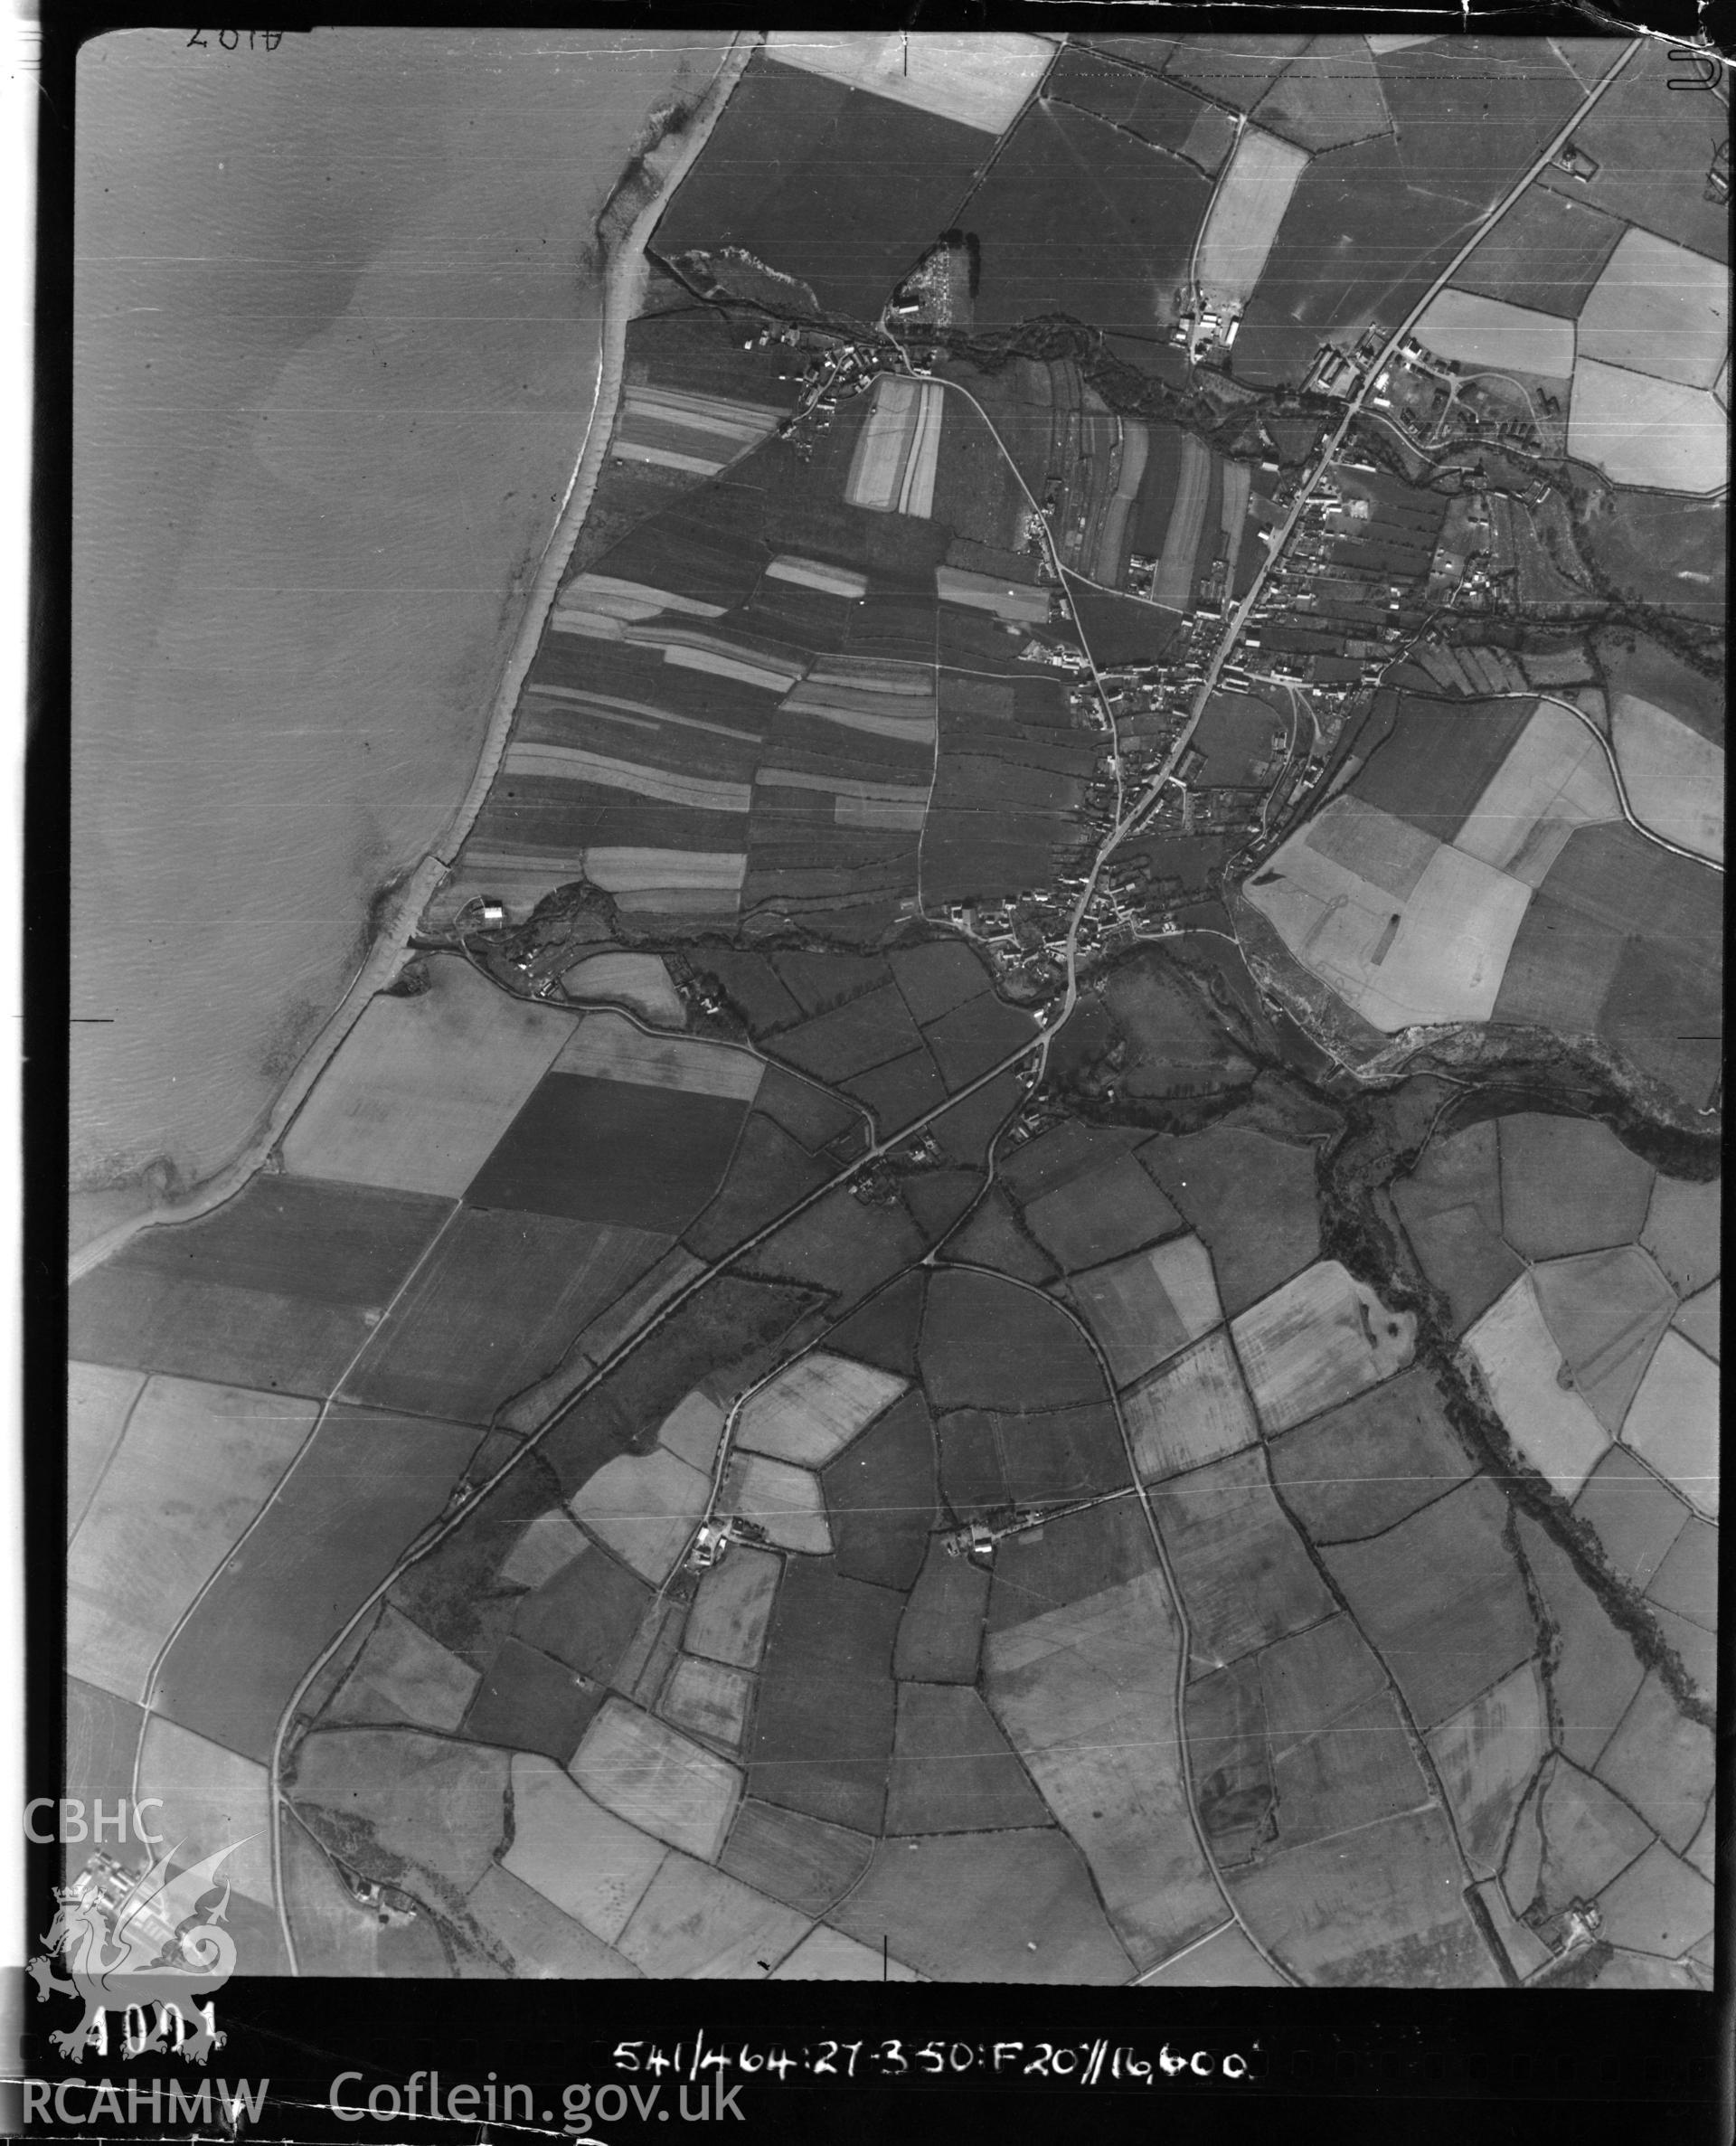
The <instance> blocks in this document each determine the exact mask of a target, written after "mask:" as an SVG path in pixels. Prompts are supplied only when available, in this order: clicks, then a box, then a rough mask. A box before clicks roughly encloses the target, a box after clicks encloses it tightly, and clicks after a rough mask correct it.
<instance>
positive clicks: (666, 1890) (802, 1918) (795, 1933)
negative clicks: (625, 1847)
mask: <svg viewBox="0 0 1736 2146" xmlns="http://www.w3.org/2000/svg"><path fill="white" fill-rule="evenodd" d="M812 1927H813V1925H812V1924H811V1923H810V1922H809V1921H808V1918H807V1916H806V1915H805V1914H798V1913H797V1910H796V1909H795V1908H793V1907H786V1906H785V1905H783V1904H782V1902H781V1901H777V1900H768V1899H767V1897H766V1895H764V1894H763V1893H757V1892H755V1891H754V1889H753V1887H752V1886H746V1885H743V1884H742V1883H741V1879H740V1878H736V1877H728V1876H726V1875H725V1873H724V1872H722V1871H721V1870H713V1869H712V1868H710V1867H708V1866H707V1865H706V1864H704V1863H696V1862H694V1861H693V1860H692V1859H691V1858H689V1857H687V1856H684V1855H672V1856H670V1857H669V1858H668V1859H667V1861H666V1862H665V1864H664V1866H663V1867H662V1868H661V1869H660V1870H659V1871H658V1872H657V1875H656V1877H655V1878H653V1879H652V1881H651V1884H650V1885H649V1886H648V1887H647V1888H646V1895H645V1897H644V1899H643V1900H641V1901H640V1903H639V1905H638V1906H637V1908H635V1909H634V1911H633V1919H632V1921H631V1922H630V1923H628V1924H627V1928H626V1929H625V1930H623V1931H622V1933H621V1935H620V1949H621V1951H622V1952H623V1953H625V1954H626V1956H627V1959H629V1960H630V1961H631V1962H633V1964H634V1966H635V1967H637V1969H638V1970H639V1971H640V1972H641V1973H642V1974H646V1975H649V1976H654V1977H656V1978H657V1979H659V1980H662V1981H675V1980H679V1981H756V1982H757V1981H763V1980H764V1978H765V1975H766V1972H767V1965H766V1964H765V1963H769V1964H770V1965H773V1966H775V1965H776V1964H777V1962H779V1961H780V1960H782V1959H783V1958H784V1957H785V1956H786V1955H787V1954H788V1953H789V1952H793V1951H794V1950H795V1948H796V1946H797V1944H798V1943H800V1941H801V1940H802V1939H803V1938H804V1937H806V1936H807V1933H808V1931H809V1930H810V1929H811V1928H812Z"/></svg>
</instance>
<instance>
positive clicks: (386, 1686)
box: [327, 1602, 482, 1730]
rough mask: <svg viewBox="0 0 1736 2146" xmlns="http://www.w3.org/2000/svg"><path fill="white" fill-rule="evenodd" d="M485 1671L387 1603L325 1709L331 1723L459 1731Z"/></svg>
mask: <svg viewBox="0 0 1736 2146" xmlns="http://www.w3.org/2000/svg"><path fill="white" fill-rule="evenodd" d="M481 1681H482V1676H481V1672H480V1671H479V1670H476V1669H472V1668H471V1666H470V1664H469V1663H468V1662H467V1661H465V1660H463V1659H460V1657H459V1656H458V1655H456V1654H454V1653H453V1652H452V1651H451V1650H450V1649H449V1648H446V1647H442V1646H441V1645H440V1643H439V1640H434V1639H430V1638H429V1635H428V1633H427V1632H425V1631H423V1630H422V1628H421V1626H420V1625H419V1624H414V1623H412V1622H411V1621H410V1619H409V1618H408V1617H406V1616H405V1615H404V1614H403V1612H401V1610H397V1609H394V1608H393V1607H392V1604H391V1603H390V1602H388V1603H387V1604H386V1607H385V1609H384V1611H383V1612H382V1614H381V1618H380V1621H379V1622H378V1623H377V1624H376V1625H375V1626H374V1628H373V1631H371V1632H370V1633H369V1634H368V1640H367V1644H366V1645H365V1646H364V1647H363V1650H362V1651H361V1653H360V1654H359V1655H358V1656H357V1657H356V1660H355V1666H354V1668H353V1669H351V1671H350V1673H349V1675H348V1676H347V1677H346V1678H344V1682H343V1684H342V1685H341V1686H340V1687H339V1688H338V1691H337V1695H336V1697H335V1698H334V1699H333V1701H332V1703H331V1706H330V1707H329V1708H328V1709H327V1712H328V1716H329V1718H330V1719H331V1720H333V1721H366V1722H374V1723H380V1722H392V1721H404V1722H409V1723H410V1725H412V1726H413V1727H416V1728H422V1729H448V1730H451V1729H456V1728H457V1727H458V1724H459V1723H460V1722H461V1721H462V1720H463V1719H464V1715H465V1709H466V1708H467V1706H469V1704H470V1701H471V1699H472V1697H474V1696H475V1693H476V1687H477V1685H478V1684H480V1683H481Z"/></svg>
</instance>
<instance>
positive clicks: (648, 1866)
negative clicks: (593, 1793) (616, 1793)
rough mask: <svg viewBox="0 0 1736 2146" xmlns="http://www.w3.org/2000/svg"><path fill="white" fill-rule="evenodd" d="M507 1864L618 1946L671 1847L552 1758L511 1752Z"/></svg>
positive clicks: (584, 1923)
mask: <svg viewBox="0 0 1736 2146" xmlns="http://www.w3.org/2000/svg"><path fill="white" fill-rule="evenodd" d="M512 1782H513V1845H512V1846H511V1848H508V1849H507V1850H506V1853H505V1855H504V1856H503V1857H502V1858H501V1863H502V1866H503V1867H504V1868H505V1869H507V1870H510V1871H511V1872H512V1874H513V1876H514V1877H516V1878H520V1879H522V1880H523V1881H524V1884H525V1885H527V1886H533V1887H534V1888H535V1890H536V1891H537V1892H539V1893H541V1894H542V1897H543V1898H544V1899H545V1900H549V1901H552V1903H553V1904H554V1905H555V1906H556V1907H558V1908H560V1909H561V1912H562V1913H563V1914H570V1915H571V1916H572V1917H573V1918H574V1920H575V1921H576V1922H579V1923H581V1924H583V1925H584V1927H585V1928H586V1929H587V1930H589V1931H590V1933H592V1935H593V1936H596V1937H600V1938H601V1939H603V1941H604V1942H605V1943H609V1944H613V1943H614V1942H615V1940H616V1939H617V1938H618V1936H619V1935H620V1933H621V1932H622V1931H623V1930H624V1929H625V1928H626V1927H627V1917H628V1916H629V1915H630V1914H632V1913H633V1910H634V1909H635V1908H636V1907H637V1905H638V1904H639V1902H640V1900H641V1899H642V1898H643V1897H644V1895H645V1889H646V1886H648V1885H649V1884H650V1883H651V1880H652V1879H653V1878H654V1877H656V1874H657V1871H658V1869H659V1868H660V1867H661V1866H662V1864H663V1862H664V1860H665V1858H666V1857H667V1855H668V1853H669V1851H668V1849H667V1848H665V1846H664V1844H663V1842H662V1841H661V1840H653V1839H651V1837H650V1836H649V1834H646V1833H642V1832H640V1831H639V1829H638V1828H637V1826H631V1825H628V1824H627V1822H626V1821H625V1820H622V1819H618V1818H617V1817H616V1816H615V1814H614V1813H613V1812H612V1811H609V1810H604V1809H603V1807H602V1805H601V1804H600V1803H599V1802H597V1801H595V1799H594V1798H592V1797H590V1796H588V1795H586V1794H585V1792H584V1791H583V1790H582V1789H580V1788H578V1787H576V1786H575V1785H574V1783H573V1782H572V1781H571V1779H570V1778H569V1777H568V1776H567V1775H566V1774H565V1773H562V1772H561V1768H560V1767H559V1766H557V1765H556V1764H555V1763H554V1761H553V1760H552V1759H546V1758H542V1757H540V1756H535V1755H533V1754H531V1753H529V1752H524V1751H520V1752H515V1753H514V1754H513V1774H512Z"/></svg>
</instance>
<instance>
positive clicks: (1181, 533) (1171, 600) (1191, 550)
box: [1151, 432, 1212, 611]
mask: <svg viewBox="0 0 1736 2146" xmlns="http://www.w3.org/2000/svg"><path fill="white" fill-rule="evenodd" d="M1211 493H1212V450H1211V449H1210V448H1208V447H1207V446H1206V444H1205V442H1204V440H1202V439H1200V438H1199V436H1198V435H1197V433H1194V432H1184V433H1183V434H1182V440H1181V461H1180V463H1179V465H1178V467H1177V469H1176V473H1175V497H1174V498H1173V499H1172V500H1171V501H1170V503H1169V519H1168V521H1167V522H1166V523H1165V525H1164V548H1163V550H1162V551H1161V552H1160V553H1158V554H1157V572H1156V576H1155V577H1154V579H1153V581H1152V584H1151V593H1152V600H1153V601H1154V602H1156V603H1161V604H1166V605H1167V606H1168V607H1169V609H1170V610H1173V611H1182V610H1186V609H1187V603H1188V598H1189V596H1190V595H1191V593H1192V591H1193V588H1194V559H1195V557H1196V555H1197V554H1198V552H1199V548H1200V532H1201V530H1202V529H1203V527H1204V525H1205V503H1206V501H1207V499H1208V498H1209V497H1210V496H1211Z"/></svg>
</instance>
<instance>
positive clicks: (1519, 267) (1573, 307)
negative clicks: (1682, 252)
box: [1453, 186, 1622, 320]
mask: <svg viewBox="0 0 1736 2146" xmlns="http://www.w3.org/2000/svg"><path fill="white" fill-rule="evenodd" d="M1621 232H1622V227H1621V225H1620V223H1619V222H1617V220H1616V219H1615V218H1614V217H1612V216H1606V215H1604V214H1602V213H1600V212H1599V211H1598V210H1597V209H1594V208H1592V207H1591V206H1590V204H1589V203H1585V202H1582V201H1577V200H1573V201H1570V200H1569V199H1567V198H1566V196H1564V195H1562V194H1556V193H1554V192H1552V190H1551V189H1550V188H1549V187H1546V186H1532V187H1528V188H1527V189H1526V191H1525V192H1524V194H1521V195H1520V196H1519V199H1518V200H1517V201H1516V202H1515V203H1514V205H1513V207H1512V208H1511V209H1509V210H1508V211H1507V213H1506V214H1505V216H1504V217H1503V218H1502V219H1501V221H1500V222H1499V223H1498V224H1497V225H1496V226H1495V229H1494V230H1493V231H1492V232H1490V233H1489V235H1488V237H1487V238H1486V239H1485V240H1484V241H1483V242H1482V244H1481V245H1480V246H1478V247H1477V251H1475V252H1474V253H1473V254H1472V255H1471V257H1470V259H1469V260H1467V262H1466V263H1465V265H1464V267H1463V268H1462V269H1459V271H1458V274H1457V275H1456V276H1455V277H1454V278H1453V286H1454V288H1456V289H1458V290H1469V291H1477V292H1478V293H1480V294H1481V295H1482V296H1483V297H1485V298H1501V299H1507V300H1511V301H1513V302H1514V303H1515V304H1520V305H1525V306H1535V307H1539V308H1540V309H1541V310H1542V311H1543V312H1545V313H1556V314H1560V315H1561V317H1562V318H1563V319H1566V320H1571V319H1572V318H1573V317H1575V316H1576V315H1577V314H1578V312H1579V310H1580V307H1581V306H1582V305H1583V304H1584V303H1585V301H1586V298H1588V297H1589V296H1590V291H1591V287H1592V285H1593V284H1594V283H1596V281H1597V279H1598V278H1599V275H1600V274H1601V273H1602V272H1603V265H1604V263H1605V262H1606V261H1607V260H1609V256H1610V255H1611V254H1612V253H1613V252H1614V251H1615V250H1616V242H1617V241H1618V239H1619V238H1620V237H1621Z"/></svg>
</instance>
